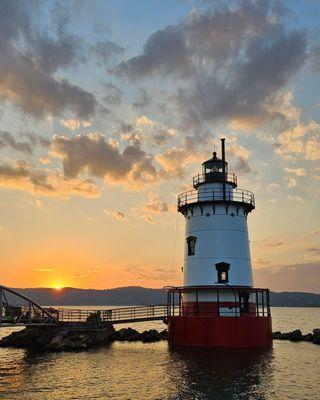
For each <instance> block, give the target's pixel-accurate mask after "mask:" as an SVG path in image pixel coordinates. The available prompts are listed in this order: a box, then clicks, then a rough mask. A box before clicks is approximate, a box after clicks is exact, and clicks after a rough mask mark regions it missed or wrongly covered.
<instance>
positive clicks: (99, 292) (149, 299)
mask: <svg viewBox="0 0 320 400" xmlns="http://www.w3.org/2000/svg"><path fill="white" fill-rule="evenodd" d="M16 290H17V291H19V292H20V293H22V294H24V295H26V296H28V297H30V298H32V299H33V300H34V301H36V302H37V303H38V304H42V305H44V306H74V307H78V306H90V307H91V306H97V307H100V306H101V307H102V306H104V305H107V306H121V307H122V306H135V305H136V306H139V305H148V304H150V305H151V304H165V303H166V291H165V290H164V289H150V288H144V287H140V286H128V287H120V288H115V289H76V288H63V289H60V290H56V289H51V288H25V289H16ZM12 301H14V299H13V298H12ZM270 301H271V306H272V307H296V308H299V307H300V308H301V307H308V308H311V307H320V294H317V293H307V292H270Z"/></svg>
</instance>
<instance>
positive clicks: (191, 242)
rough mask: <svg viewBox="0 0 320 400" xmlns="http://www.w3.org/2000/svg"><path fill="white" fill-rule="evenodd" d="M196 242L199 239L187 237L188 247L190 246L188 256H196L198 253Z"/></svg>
mask: <svg viewBox="0 0 320 400" xmlns="http://www.w3.org/2000/svg"><path fill="white" fill-rule="evenodd" d="M196 241H197V238H196V237H195V236H189V237H187V246H188V256H194V255H195V252H196Z"/></svg>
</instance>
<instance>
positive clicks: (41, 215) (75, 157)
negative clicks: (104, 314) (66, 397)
mask: <svg viewBox="0 0 320 400" xmlns="http://www.w3.org/2000/svg"><path fill="white" fill-rule="evenodd" d="M319 18H320V3H319V2H318V1H316V0H314V1H312V0H309V1H308V2H305V1H299V0H295V1H280V0H274V1H271V0H270V1H264V0H261V1H249V0H248V1H210V0H202V1H201V0H198V1H196V0H170V1H167V0H161V1H160V0H136V1H129V0H126V1H125V0H103V1H102V0H101V1H99V0H92V1H84V0H77V1H72V0H69V1H41V0H28V1H26V0H25V1H23V0H2V1H1V9H0V49H1V58H0V152H1V160H0V254H1V258H0V274H1V284H4V285H7V286H11V287H54V288H59V287H64V286H72V287H79V288H98V289H103V288H112V287H119V286H133V285H134V286H145V287H163V286H165V285H179V284H181V282H182V279H181V278H182V276H181V267H182V265H183V247H184V219H183V217H182V215H179V214H178V213H177V211H176V199H177V195H178V194H179V193H181V192H183V191H185V190H189V189H192V185H191V183H192V176H193V175H195V174H196V173H198V172H200V170H201V163H202V162H203V161H204V160H206V159H208V158H209V157H210V156H211V154H212V151H213V150H214V148H215V147H216V149H217V150H218V146H219V139H220V138H221V137H225V138H226V154H227V160H228V162H229V171H233V172H235V173H236V174H237V175H238V184H239V187H240V188H244V189H247V190H251V191H253V192H254V193H255V196H256V209H255V210H254V212H253V213H252V214H251V215H250V216H249V218H248V222H249V232H250V245H251V255H252V263H253V268H254V280H255V285H256V286H259V287H270V288H271V289H272V290H276V291H307V292H317V293H320V218H319V201H320V98H319V93H320V30H319Z"/></svg>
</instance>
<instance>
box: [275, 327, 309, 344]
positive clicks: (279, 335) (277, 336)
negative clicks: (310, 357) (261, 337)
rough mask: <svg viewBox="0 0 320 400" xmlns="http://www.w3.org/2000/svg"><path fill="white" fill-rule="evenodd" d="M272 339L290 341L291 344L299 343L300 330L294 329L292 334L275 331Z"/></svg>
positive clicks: (300, 337)
mask: <svg viewBox="0 0 320 400" xmlns="http://www.w3.org/2000/svg"><path fill="white" fill-rule="evenodd" d="M272 338H273V339H278V340H291V341H292V342H299V341H300V340H302V333H301V331H300V329H296V330H295V331H292V332H284V333H281V332H280V331H276V332H273V333H272Z"/></svg>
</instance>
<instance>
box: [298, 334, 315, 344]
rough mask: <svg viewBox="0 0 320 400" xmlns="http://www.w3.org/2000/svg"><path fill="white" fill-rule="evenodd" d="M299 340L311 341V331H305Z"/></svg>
mask: <svg viewBox="0 0 320 400" xmlns="http://www.w3.org/2000/svg"><path fill="white" fill-rule="evenodd" d="M301 340H302V341H304V342H312V341H313V334H312V333H307V334H306V335H302V338H301Z"/></svg>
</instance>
